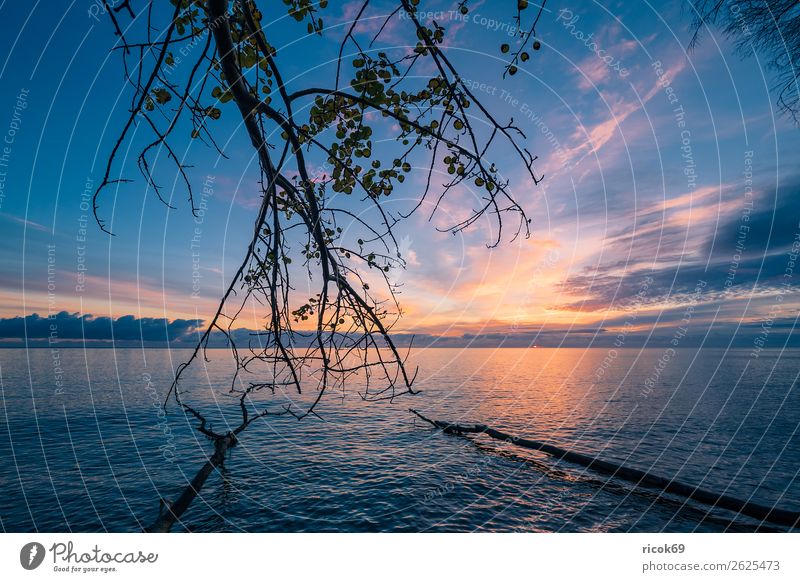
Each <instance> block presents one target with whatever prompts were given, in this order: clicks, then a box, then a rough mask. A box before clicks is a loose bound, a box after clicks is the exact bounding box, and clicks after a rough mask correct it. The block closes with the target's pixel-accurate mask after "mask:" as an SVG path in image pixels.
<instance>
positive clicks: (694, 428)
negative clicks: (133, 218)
mask: <svg viewBox="0 0 800 582" xmlns="http://www.w3.org/2000/svg"><path fill="white" fill-rule="evenodd" d="M210 351H213V352H214V354H213V357H210V358H209V362H205V361H203V360H202V359H201V360H200V361H199V362H196V363H195V364H193V366H192V368H191V373H190V374H188V375H187V377H186V379H185V380H184V383H183V386H184V388H186V389H188V390H189V392H188V393H189V394H191V395H192V397H194V398H196V399H197V400H196V402H197V403H198V405H199V406H200V407H201V409H202V410H204V411H205V410H213V409H214V408H215V407H217V408H219V409H226V407H230V405H231V396H230V394H228V392H227V391H228V389H229V387H230V384H231V370H232V368H231V366H230V361H229V358H228V352H227V351H226V350H218V351H217V350H210ZM188 356H189V352H188V351H186V350H181V349H178V350H175V349H135V348H130V349H128V348H125V349H102V348H97V349H80V348H63V349H59V350H51V349H0V388H2V394H1V395H2V409H0V459H2V462H0V490H1V491H2V495H0V527H1V528H2V530H3V531H8V532H131V531H141V530H142V529H143V528H144V527H146V526H147V525H149V524H150V523H151V522H152V521H153V520H154V519H155V518H156V516H157V514H158V510H159V504H160V500H162V499H165V500H170V499H174V498H175V497H176V496H177V495H178V494H180V492H181V491H182V490H183V488H184V487H185V486H186V484H187V483H188V482H189V481H190V480H191V479H192V477H193V476H194V474H195V473H196V472H197V470H198V469H200V467H201V466H202V465H203V463H204V462H205V459H206V458H207V457H208V455H209V454H210V452H211V445H210V443H209V441H208V440H207V439H206V438H204V437H203V435H201V434H200V433H199V432H198V431H197V430H195V428H194V427H195V423H194V422H193V420H192V419H191V418H187V417H186V416H185V415H184V414H182V413H181V412H180V410H179V409H178V408H177V407H176V406H175V405H174V403H168V404H167V406H166V409H164V408H163V407H162V402H163V400H164V397H165V396H166V394H167V390H168V388H169V386H170V383H171V380H172V378H173V375H174V371H175V369H176V367H177V366H178V365H179V364H180V363H182V362H183V361H185V360H186V359H187V358H188ZM410 364H411V365H412V366H413V367H418V368H419V373H418V377H417V381H416V384H415V387H416V388H417V389H418V390H419V393H418V394H415V395H408V394H406V395H402V396H399V397H397V398H395V399H393V400H386V401H380V402H371V401H365V400H364V399H363V398H362V397H361V395H360V391H359V387H358V382H357V381H356V380H354V381H353V385H352V386H351V387H345V389H344V390H339V391H334V392H331V393H327V394H325V395H324V397H323V399H322V401H321V403H320V405H319V407H318V408H317V410H316V411H317V413H318V416H313V415H312V416H308V417H306V418H304V419H302V420H297V419H295V418H293V417H287V416H284V417H273V416H268V417H265V418H263V419H260V420H259V421H257V422H255V423H253V424H252V425H251V426H250V428H248V429H247V430H246V431H245V432H243V433H242V434H241V438H240V441H239V443H238V445H237V446H236V447H234V448H233V449H232V450H231V451H230V453H229V457H228V458H227V459H226V461H225V464H224V467H223V468H222V469H221V470H220V471H219V472H217V473H214V474H212V475H211V477H210V478H209V480H208V481H207V483H206V485H205V487H204V488H203V489H202V490H201V492H200V495H199V497H198V498H197V499H196V500H195V501H194V503H193V504H192V505H191V507H190V508H189V510H188V511H187V512H186V513H185V514H184V515H183V518H182V519H181V521H180V523H179V524H177V525H176V527H175V528H174V529H175V530H177V531H198V532H220V531H224V532H473V531H488V532H662V531H667V532H741V531H771V530H778V531H780V530H781V527H779V526H774V525H771V524H767V523H762V522H760V521H758V520H756V519H752V518H749V517H746V516H742V515H739V514H736V513H734V512H731V511H727V510H724V509H719V508H713V507H708V506H705V505H702V504H699V503H697V502H694V501H688V500H686V499H683V498H680V497H676V496H673V495H670V494H665V493H663V492H659V491H656V490H652V489H647V488H645V487H639V486H636V485H635V484H633V483H629V482H626V481H623V480H619V479H616V478H614V477H609V476H606V475H602V474H598V473H595V472H593V471H592V470H590V469H587V468H585V467H581V466H576V465H573V464H571V463H569V462H565V461H561V460H557V459H554V458H553V457H550V456H548V455H546V454H543V453H541V452H538V451H531V450H528V449H522V448H520V447H517V446H515V445H513V444H511V443H507V442H501V441H497V440H493V439H491V438H489V437H487V436H484V435H480V436H459V435H453V434H446V433H443V432H442V431H440V430H437V429H435V428H434V427H432V426H431V425H429V424H427V423H425V422H424V421H422V420H420V419H419V418H417V417H416V416H415V415H414V414H412V413H411V412H410V411H409V409H411V408H413V409H416V410H418V411H420V412H421V413H422V414H424V415H425V416H426V417H428V418H432V419H436V420H443V421H448V422H458V423H464V424H473V423H480V424H485V425H488V426H491V427H494V428H496V429H498V430H502V431H504V432H507V433H510V434H513V435H515V436H520V437H525V438H529V439H535V440H538V441H542V442H545V443H548V444H552V445H555V446H558V447H561V448H564V449H568V450H572V451H576V452H581V453H585V454H590V455H593V456H596V457H599V458H601V459H604V460H608V461H612V462H616V463H620V464H623V465H625V466H629V467H633V468H637V469H641V470H646V471H650V472H652V473H654V474H658V475H661V476H664V477H667V478H670V479H675V480H678V481H681V482H684V483H687V484H690V485H694V486H699V487H702V488H703V489H707V490H710V491H715V492H719V493H725V494H728V495H733V496H736V497H739V498H742V499H746V500H750V501H752V502H756V503H760V504H764V505H770V506H777V507H781V508H784V509H789V510H793V511H800V475H799V473H800V434H798V431H799V430H800V393H799V392H798V386H797V381H798V375H800V350H763V351H761V352H757V353H751V352H750V351H748V350H725V349H699V350H698V349H689V348H686V349H675V350H665V349H662V348H647V349H613V350H610V349H607V348H588V349H584V348H557V349H555V348H554V349H547V348H527V349H524V348H519V349H517V348H498V349H489V348H429V349H417V350H415V351H413V352H412V353H411V355H410ZM215 428H217V429H220V428H221V427H220V426H217V427H215Z"/></svg>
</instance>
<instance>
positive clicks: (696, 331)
mask: <svg viewBox="0 0 800 582" xmlns="http://www.w3.org/2000/svg"><path fill="white" fill-rule="evenodd" d="M707 308H708V309H711V307H707ZM662 318H664V319H667V320H669V317H664V316H663V315H662ZM638 321H639V323H641V324H644V325H649V324H651V323H655V322H654V321H650V320H649V319H648V318H646V317H644V316H642V317H640V318H638ZM676 321H677V319H676ZM607 323H608V325H609V326H618V325H620V322H618V321H609V322H607ZM796 324H797V320H796V319H791V318H784V319H777V320H774V321H772V323H771V325H770V326H769V330H768V334H767V335H768V337H767V340H768V341H767V345H766V347H768V348H783V347H800V334H797V333H795V325H796ZM676 329H677V323H676V324H675V325H672V324H666V325H661V326H660V327H656V328H653V329H652V330H651V329H648V330H647V331H646V332H630V333H627V334H626V335H625V337H624V342H623V345H620V343H619V335H618V332H617V331H614V330H610V329H607V328H605V327H597V328H544V327H543V328H539V329H530V328H529V329H524V330H517V331H512V330H509V331H508V332H502V331H492V332H487V333H475V334H462V335H459V336H436V335H431V334H415V335H412V334H405V333H403V334H395V336H394V339H395V341H396V342H397V344H398V345H400V346H409V345H412V341H413V345H414V346H416V347H454V348H465V347H474V348H481V347H488V348H496V347H530V346H534V345H535V346H539V347H593V346H594V347H626V348H640V347H662V346H668V345H671V343H670V342H671V341H672V340H673V338H674V337H675V335H674V334H675V330H676ZM203 331H204V328H203V322H202V321H200V320H188V319H175V320H171V321H170V320H167V319H163V318H162V319H158V318H137V317H136V316H134V315H125V316H122V317H119V318H117V319H113V320H112V319H111V318H109V317H94V316H92V315H78V314H75V313H68V312H66V311H62V312H60V313H58V314H54V315H53V317H49V318H48V317H46V316H41V315H37V314H32V315H28V316H25V317H10V318H3V319H0V347H25V346H27V347H53V346H58V347H141V346H144V347H166V346H169V347H172V348H190V347H194V344H195V343H196V342H197V340H198V339H199V337H200V334H202V332H203ZM763 332H764V327H763V324H762V323H761V322H748V323H737V324H732V323H730V322H723V323H716V324H714V325H711V324H708V323H702V324H701V323H699V322H698V324H697V325H693V326H692V329H690V330H689V333H688V334H687V335H685V336H682V337H681V342H680V346H679V347H686V348H688V347H697V346H701V345H702V346H708V347H728V346H731V347H740V348H741V347H745V348H746V347H752V345H753V341H754V339H755V338H757V337H759V336H762V337H763V335H764V334H763ZM232 336H233V338H234V340H235V341H236V342H237V344H238V345H240V346H241V345H248V343H250V344H253V345H258V342H259V334H258V333H257V332H256V331H254V330H250V329H238V330H234V331H233V332H232ZM307 341H308V340H304V338H303V337H301V336H298V337H296V338H295V343H296V344H298V345H303V344H304V343H305V342H307ZM209 346H210V347H220V348H222V347H226V339H225V337H224V336H223V335H222V334H221V333H219V332H217V333H215V334H212V338H211V340H210V342H209Z"/></svg>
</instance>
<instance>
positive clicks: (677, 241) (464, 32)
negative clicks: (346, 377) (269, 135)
mask: <svg viewBox="0 0 800 582" xmlns="http://www.w3.org/2000/svg"><path fill="white" fill-rule="evenodd" d="M357 4H358V3H355V2H330V7H329V8H328V12H327V13H326V14H325V21H326V26H327V31H326V33H325V35H323V37H322V38H319V37H313V38H306V37H305V34H304V31H302V30H301V31H300V33H297V32H293V31H294V29H293V28H292V26H291V23H287V21H286V18H285V13H283V12H282V10H283V9H282V8H281V13H280V14H279V13H278V12H276V14H275V16H272V18H274V19H275V22H274V23H272V24H270V26H269V27H268V28H267V31H268V34H269V35H270V39H271V42H273V44H274V45H275V46H276V47H277V49H278V59H279V62H280V63H281V65H282V66H284V67H285V70H287V71H289V74H287V78H289V79H290V81H289V84H290V86H292V87H296V88H299V87H303V86H307V84H308V83H310V82H315V83H316V82H319V80H320V79H325V78H329V77H330V75H331V66H332V65H331V59H333V58H334V57H335V54H336V52H337V50H338V41H339V40H340V39H341V37H342V34H343V33H344V30H346V27H348V26H349V22H350V20H351V19H352V17H353V15H354V14H355V7H356V5H357ZM390 4H391V3H388V2H375V3H374V5H373V6H371V7H370V8H369V10H368V12H367V13H366V15H365V16H366V19H365V22H364V23H363V24H362V25H361V27H360V28H359V29H357V30H356V34H361V35H367V34H369V33H370V31H374V29H375V27H376V25H377V24H376V23H379V22H382V20H383V19H382V17H383V16H384V15H385V14H387V13H388V11H389V10H388V7H389V5H390ZM454 4H455V3H452V2H445V1H426V0H423V1H422V2H421V5H420V9H421V10H423V11H424V12H425V14H423V16H424V17H428V18H433V19H436V21H437V22H438V23H439V24H440V25H442V26H444V27H445V29H446V31H447V35H448V41H447V45H446V48H445V50H446V51H447V54H448V56H449V57H450V58H451V59H452V61H453V62H454V63H455V65H456V67H457V68H458V70H459V71H460V72H461V76H462V78H463V79H464V80H465V81H466V82H467V83H469V84H470V86H471V87H472V88H473V91H474V92H475V93H476V95H478V96H479V98H480V99H481V100H482V102H483V103H484V105H485V106H486V107H487V108H488V109H489V110H490V111H491V112H492V113H493V114H494V115H495V116H496V117H497V118H500V119H509V118H513V119H514V121H515V122H516V124H517V125H518V126H519V127H520V128H521V129H522V130H523V131H524V132H525V134H526V139H525V145H526V147H528V149H530V150H531V151H532V152H533V153H535V154H536V155H538V158H539V159H538V164H537V166H536V168H537V170H538V172H539V173H541V174H544V180H543V181H542V182H541V183H540V184H539V185H535V184H533V183H532V182H531V180H530V178H528V177H526V175H525V174H524V168H521V167H519V164H515V163H514V162H513V159H512V157H511V156H506V157H504V159H507V160H509V163H508V166H507V168H505V167H504V168H502V169H501V170H502V171H503V172H504V173H505V175H506V176H507V178H508V179H509V180H510V184H511V187H512V190H513V192H514V195H515V197H516V199H517V200H518V201H519V203H520V204H521V205H522V206H523V207H524V208H525V209H526V211H527V212H528V214H529V216H530V217H531V218H532V231H533V232H532V236H531V237H530V238H527V239H526V238H518V239H516V240H513V241H512V240H510V239H511V237H504V239H503V240H502V241H501V243H500V244H499V245H498V246H497V247H494V248H487V243H491V242H492V241H493V237H494V233H493V232H492V228H493V227H492V225H491V224H490V223H489V222H479V223H478V224H476V225H475V227H473V228H471V229H470V230H468V231H465V232H462V233H459V234H458V235H456V236H453V235H452V234H449V233H443V232H440V230H438V229H442V228H446V226H448V224H450V223H451V221H453V220H454V219H457V217H459V216H463V213H464V212H465V211H467V210H468V209H469V208H470V207H471V200H472V198H473V197H474V195H475V193H474V192H469V191H463V192H458V193H456V194H455V195H454V196H453V197H451V198H448V199H446V200H445V201H444V202H443V204H442V205H441V207H440V208H439V210H438V211H437V212H436V213H435V214H434V215H433V216H432V217H431V212H430V210H431V209H430V208H429V207H427V206H423V207H422V208H421V209H420V211H419V212H418V213H416V214H414V215H413V216H412V217H411V218H409V219H407V220H406V221H405V222H404V223H403V224H402V225H401V226H399V227H398V230H397V234H398V237H397V238H398V239H399V241H400V246H401V249H402V251H403V254H404V256H405V257H406V260H407V268H406V270H405V271H403V272H401V273H394V274H393V275H392V276H393V277H394V281H395V282H396V283H398V284H401V285H402V287H401V293H400V295H399V299H400V302H401V304H402V306H403V309H404V317H403V318H402V320H401V321H400V322H399V323H398V324H397V326H396V328H395V331H396V332H397V333H398V337H400V338H401V339H402V338H407V337H410V336H411V334H416V335H417V336H418V337H422V338H429V339H431V341H433V339H434V338H438V339H437V341H438V342H439V345H480V346H484V345H487V346H488V345H534V344H535V345H564V346H573V345H618V346H619V347H623V346H634V345H641V344H643V343H648V344H650V345H673V346H686V347H689V346H696V345H715V346H726V345H731V344H733V345H737V346H746V347H758V346H759V345H766V346H768V347H781V346H782V345H784V344H785V343H786V342H787V341H791V340H792V338H791V335H792V334H791V332H792V330H793V327H794V324H795V322H796V319H797V314H798V307H800V303H798V300H797V297H796V293H795V286H796V285H797V283H798V280H797V279H798V277H800V267H797V266H795V254H796V253H797V251H798V248H800V242H798V241H799V240H800V196H798V192H797V190H798V189H800V174H799V173H798V171H797V162H798V160H800V148H798V145H800V132H799V131H798V128H797V127H795V125H794V124H793V122H792V121H791V120H790V119H787V118H786V117H785V116H782V115H781V114H780V112H779V111H778V109H777V107H776V105H775V103H776V96H775V94H774V92H771V91H770V87H771V76H770V75H771V72H770V71H769V70H768V68H767V67H766V65H765V57H766V55H759V54H741V53H738V52H737V51H736V50H735V49H734V47H733V46H732V44H731V43H730V42H729V41H728V40H726V39H724V38H721V37H720V36H719V35H718V34H715V32H714V31H710V32H707V33H706V34H705V35H704V36H703V37H702V42H701V43H700V44H699V46H697V47H696V48H694V49H693V50H691V51H689V50H688V48H687V47H688V46H689V41H690V38H691V32H690V30H689V27H690V21H691V18H690V15H689V14H688V13H687V8H686V6H684V7H681V5H680V3H657V4H655V3H648V2H617V3H611V4H610V5H607V6H604V5H603V4H601V3H599V2H580V3H573V4H569V3H563V2H562V3H555V2H548V4H547V5H546V9H545V11H544V13H543V16H542V18H541V21H540V23H539V25H538V27H537V38H538V39H539V41H540V42H541V49H540V50H538V51H536V52H532V54H531V58H530V60H529V61H527V62H526V63H524V64H522V65H521V66H520V67H519V72H518V73H517V74H516V75H515V76H513V77H506V78H503V75H502V73H503V65H504V60H503V59H504V56H503V55H502V54H501V52H500V49H499V47H500V45H501V44H503V43H507V42H508V43H512V44H513V43H515V42H517V37H516V36H515V29H514V22H513V20H512V19H511V18H510V16H511V13H510V12H509V11H508V9H507V7H505V6H504V4H503V3H502V2H488V1H486V2H470V3H469V6H470V12H469V14H468V15H467V16H466V17H460V16H457V15H456V14H455V13H454V12H451V9H452V7H453V5H454ZM100 6H101V4H100V3H99V2H96V1H74V2H64V3H63V8H61V7H60V8H58V9H56V8H54V7H53V4H52V3H49V2H41V1H40V2H31V3H19V2H9V1H6V2H2V3H0V17H1V18H2V22H3V23H4V28H5V29H6V30H8V31H12V33H11V34H5V35H2V37H0V47H2V48H1V50H0V54H2V55H4V58H3V60H1V61H0V80H2V83H0V134H2V136H3V137H2V139H4V144H3V147H4V148H5V149H4V150H2V157H0V162H1V163H0V232H2V237H3V239H2V240H3V244H2V245H0V338H5V339H0V342H5V343H7V344H8V343H13V342H14V341H21V340H22V338H26V337H27V338H28V339H29V341H30V342H31V343H32V344H35V343H36V342H37V341H42V340H44V339H46V338H47V335H48V329H49V328H48V322H49V320H48V317H55V316H57V317H58V318H59V319H58V321H59V335H60V337H61V339H64V340H71V339H75V340H77V339H79V338H84V337H85V338H88V339H89V340H91V341H102V340H105V339H108V338H109V337H111V336H112V335H113V336H115V337H117V339H122V340H132V341H133V340H136V339H137V338H138V339H139V340H145V341H158V340H160V339H164V337H165V336H166V337H167V338H168V339H169V340H170V341H177V342H180V341H187V342H188V341H191V340H192V338H193V337H194V336H193V335H192V334H193V333H196V331H197V329H199V326H198V324H197V323H196V322H197V321H198V320H207V319H208V318H209V316H210V315H211V314H212V313H213V310H214V309H215V307H216V303H217V301H218V299H219V297H220V296H221V294H222V292H223V291H224V288H225V287H226V285H227V284H228V282H229V280H230V278H231V277H232V276H233V272H234V270H235V269H236V267H238V261H239V260H240V258H241V256H242V253H243V251H244V249H245V247H246V244H247V242H248V236H249V233H250V231H251V227H252V222H253V220H254V216H255V214H254V213H255V212H256V210H257V208H258V203H259V190H258V185H257V177H258V176H257V172H256V166H255V165H254V160H253V156H252V149H251V148H250V147H249V144H248V141H247V137H246V135H245V133H244V131H243V130H242V128H241V126H240V125H239V124H237V122H236V119H235V116H233V115H231V116H228V117H227V118H226V117H225V116H223V120H221V121H220V123H219V125H218V131H219V135H220V143H221V144H223V150H224V152H225V154H226V156H227V159H224V158H221V157H220V156H218V155H217V154H216V153H215V152H214V151H212V150H210V149H209V148H206V147H204V146H203V145H202V144H199V143H195V142H194V140H190V139H188V137H187V139H186V140H185V143H182V144H181V147H182V148H184V149H185V152H184V153H185V154H186V155H187V157H188V158H190V159H191V160H192V163H193V164H194V167H193V168H192V170H191V175H192V178H193V179H194V180H195V182H196V183H197V184H201V185H203V184H204V185H205V186H206V187H205V189H204V195H203V198H202V203H203V208H202V210H203V211H202V212H201V213H200V215H199V216H193V215H192V213H191V211H190V208H189V205H188V202H187V199H186V193H185V191H184V190H183V189H182V188H181V187H180V184H179V183H177V182H176V181H175V179H174V176H173V177H171V178H169V177H167V175H166V174H164V178H163V182H164V183H163V184H162V185H163V186H164V187H165V192H166V193H167V197H168V198H169V199H170V201H171V203H172V205H173V206H174V208H172V209H171V208H168V207H167V206H165V205H164V204H162V203H161V202H160V201H159V200H158V199H157V197H156V196H155V194H154V193H153V192H152V191H151V190H148V189H147V188H146V185H145V184H143V179H142V178H141V177H140V176H139V175H138V174H137V173H136V168H135V163H134V162H133V161H132V160H133V158H131V157H130V156H132V155H134V152H135V145H136V144H137V143H141V141H140V140H141V139H143V136H140V135H139V133H138V132H137V135H136V137H135V138H134V139H133V142H132V145H130V147H129V149H128V150H126V158H125V160H124V161H123V163H122V166H123V167H122V168H121V169H120V171H121V172H123V173H124V174H125V175H126V176H127V177H129V178H131V179H133V180H134V181H133V182H132V183H130V184H125V185H123V186H122V187H120V188H118V189H116V190H115V191H113V192H112V193H110V194H107V195H106V196H107V197H106V198H104V200H103V202H102V206H101V212H102V213H104V217H105V218H106V220H108V223H109V224H110V225H111V227H112V228H111V229H112V231H113V232H114V236H109V235H107V234H106V233H103V232H102V231H101V230H100V228H99V227H98V225H97V224H96V223H95V222H94V219H93V217H92V215H91V212H90V210H89V207H88V206H87V203H88V201H89V198H90V197H91V195H92V193H93V192H94V189H95V188H96V187H97V186H98V185H99V182H100V180H101V179H102V175H103V171H104V168H105V162H106V159H107V156H108V153H109V151H110V148H111V147H112V146H113V143H114V140H115V138H116V136H117V134H118V132H119V129H120V127H121V124H122V123H124V120H125V116H126V108H127V104H128V101H129V99H130V87H129V86H127V85H126V84H125V80H124V76H123V72H122V69H121V65H120V59H119V51H114V50H112V49H113V47H114V43H115V37H114V34H113V28H112V26H111V23H110V21H109V20H108V18H107V16H106V15H104V14H102V10H101V8H100ZM265 16H266V17H267V18H268V19H270V18H271V15H269V14H266V15H265ZM278 16H284V18H278ZM410 26H411V25H410V23H409V22H408V21H407V20H406V19H404V18H403V16H402V14H399V15H398V16H396V17H395V18H394V19H393V20H392V21H391V23H390V25H389V26H388V27H387V29H386V30H385V32H384V36H383V41H382V42H383V43H384V44H385V45H388V46H391V45H392V44H395V45H403V44H406V43H407V42H408V39H409V38H413V31H411V33H410V34H411V35H412V36H411V37H410V36H409V31H410V30H411V28H410ZM290 29H291V30H290ZM379 48H380V47H376V50H378V49H379ZM126 147H128V146H126ZM439 170H440V171H441V170H442V169H441V168H440V169H439ZM423 181H424V171H423V170H422V169H420V170H419V171H418V172H416V173H414V172H412V179H410V180H408V181H407V182H406V184H405V185H404V189H403V190H402V191H399V192H395V193H394V194H393V198H392V200H390V201H389V202H387V204H388V205H389V207H390V208H404V207H407V205H408V204H410V203H413V201H414V200H415V199H416V198H415V196H417V195H418V192H419V189H420V186H421V184H422V183H423ZM241 325H242V326H243V327H251V328H256V327H258V325H259V321H258V316H257V315H256V314H253V315H252V317H251V316H250V315H247V314H246V316H245V317H243V319H242V323H241ZM87 330H88V331H87ZM243 333H244V332H243ZM759 338H760V339H759ZM759 342H760V343H759Z"/></svg>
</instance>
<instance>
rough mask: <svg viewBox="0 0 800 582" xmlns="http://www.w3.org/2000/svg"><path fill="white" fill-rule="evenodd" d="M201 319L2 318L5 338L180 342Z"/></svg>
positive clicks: (1, 331) (63, 315) (1, 335)
mask: <svg viewBox="0 0 800 582" xmlns="http://www.w3.org/2000/svg"><path fill="white" fill-rule="evenodd" d="M201 325H202V321H200V320H190V319H173V320H172V321H170V320H168V319H165V318H161V319H159V318H153V317H143V318H137V317H136V316H135V315H123V316H122V317H119V318H117V319H111V318H110V317H94V316H93V315H90V314H87V315H78V314H77V313H69V312H67V311H61V312H59V313H56V314H53V315H52V316H51V317H43V316H41V315H39V314H37V313H33V314H31V315H26V316H24V317H7V318H2V319H0V338H2V339H30V340H37V339H48V338H53V339H54V340H76V339H79V340H112V339H113V340H119V341H128V340H135V341H147V342H150V341H161V342H164V341H180V340H182V339H187V338H188V337H191V336H192V334H194V333H196V332H197V330H198V329H199V327H200V326H201Z"/></svg>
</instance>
